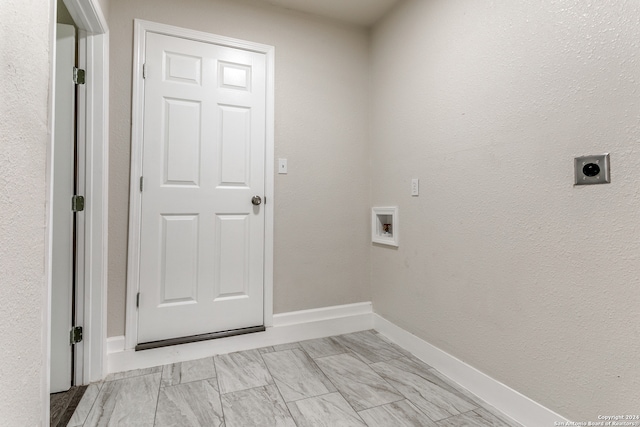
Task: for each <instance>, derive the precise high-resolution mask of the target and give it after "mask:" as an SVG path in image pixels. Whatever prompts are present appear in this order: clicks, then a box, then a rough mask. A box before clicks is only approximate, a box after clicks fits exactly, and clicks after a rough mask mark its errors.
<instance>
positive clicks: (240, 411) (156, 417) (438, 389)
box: [68, 331, 520, 427]
mask: <svg viewBox="0 0 640 427" xmlns="http://www.w3.org/2000/svg"><path fill="white" fill-rule="evenodd" d="M68 426H70V427H75V426H136V427H142V426H189V427H190V426H225V427H237V426H239V427H252V426H260V427H267V426H278V427H280V426H283V427H284V426H291V427H295V426H298V427H306V426H327V427H336V426H345V427H347V426H372V427H373V426H376V427H377V426H380V427H395V426H420V427H520V426H519V424H516V423H515V422H513V421H510V420H509V419H508V418H506V417H505V416H504V415H502V414H500V413H499V412H498V411H497V410H495V409H494V408H492V407H489V406H487V405H486V404H484V403H483V402H482V401H481V400H479V399H478V398H477V397H475V396H474V395H472V394H470V393H469V392H468V391H466V390H464V389H463V388H461V387H460V386H458V385H457V384H455V383H453V382H451V381H450V380H448V379H447V378H446V377H445V376H443V375H441V374H440V373H439V372H438V371H436V370H435V369H433V368H431V367H430V366H428V365H426V364H425V363H423V362H421V361H420V360H418V359H417V358H415V357H413V356H412V355H411V354H410V353H408V352H407V351H405V350H403V349H402V348H400V347H398V346H396V345H395V344H393V343H391V342H389V341H387V340H386V339H385V338H384V337H383V336H382V335H379V334H377V333H376V332H375V331H363V332H356V333H353V334H346V335H340V336H335V337H330V338H321V339H315V340H309V341H302V342H298V343H293V344H286V345H280V346H275V347H264V348H259V349H255V350H249V351H242V352H237V353H231V354H223V355H219V356H214V357H208V358H205V359H200V360H194V361H191V362H183V363H175V364H172V365H165V366H159V367H155V368H149V369H139V370H135V371H129V372H122V373H117V374H111V375H109V376H108V377H107V378H106V380H105V381H103V382H101V383H96V384H91V385H90V386H89V387H88V388H87V390H86V392H85V394H84V396H83V398H82V401H81V402H80V404H79V405H78V407H77V408H76V411H75V412H74V414H73V416H72V417H71V420H70V421H69V424H68Z"/></svg>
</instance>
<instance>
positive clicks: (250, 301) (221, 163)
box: [138, 32, 266, 343]
mask: <svg viewBox="0 0 640 427" xmlns="http://www.w3.org/2000/svg"><path fill="white" fill-rule="evenodd" d="M145 61H146V78H145V80H144V85H145V88H144V91H145V92H144V124H143V132H144V138H143V162H142V169H143V176H144V191H143V192H142V198H141V200H142V209H141V234H140V239H141V240H140V248H141V250H140V277H139V290H140V305H139V312H138V314H139V316H138V342H139V343H143V342H150V341H157V340H164V339H170V338H178V337H184V336H190V335H197V334H203V333H210V332H219V331H226V330H232V329H239V328H245V327H251V326H260V325H263V307H264V305H263V304H264V302H263V283H264V273H263V266H264V209H263V207H262V206H254V205H252V204H251V198H252V197H253V196H254V195H259V196H263V195H264V185H265V184H264V168H265V135H266V133H265V132H266V129H265V128H266V106H265V103H266V69H265V61H266V60H265V56H264V54H260V53H256V52H251V51H245V50H242V49H236V48H229V47H224V46H220V45H216V44H211V43H205V42H198V41H194V40H187V39H183V38H179V37H172V36H167V35H161V34H156V33H151V32H149V33H147V35H146V59H145Z"/></svg>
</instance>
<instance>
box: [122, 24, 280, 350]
mask: <svg viewBox="0 0 640 427" xmlns="http://www.w3.org/2000/svg"><path fill="white" fill-rule="evenodd" d="M147 32H154V33H159V34H164V35H168V36H174V37H182V38H186V39H190V40H195V41H201V42H205V43H214V44H218V45H221V46H227V47H232V48H239V49H246V50H250V51H253V52H259V53H263V54H265V57H266V61H267V64H266V69H267V97H266V134H265V135H266V137H265V205H264V208H265V236H264V325H265V326H266V327H270V326H273V213H274V209H273V208H274V203H273V202H274V198H273V194H274V191H273V185H274V175H273V174H274V70H275V67H274V59H275V48H274V47H273V46H268V45H264V44H260V43H253V42H248V41H244V40H238V39H232V38H229V37H224V36H218V35H215V34H210V33H205V32H201V31H195V30H189V29H186V28H180V27H174V26H172V25H165V24H158V23H155V22H150V21H143V20H140V19H136V20H135V29H134V36H133V38H134V41H133V45H134V50H135V51H134V60H133V101H132V117H131V124H132V130H131V139H132V142H131V174H130V177H131V179H130V189H129V246H128V266H127V303H126V304H127V311H126V329H125V350H131V349H133V348H135V346H136V344H138V310H137V308H136V295H137V293H138V286H139V277H140V220H141V215H140V209H141V197H142V196H141V192H140V183H139V177H140V176H141V175H142V149H143V147H142V130H143V117H144V80H143V77H142V65H143V63H144V58H145V39H146V37H145V34H146V33H147Z"/></svg>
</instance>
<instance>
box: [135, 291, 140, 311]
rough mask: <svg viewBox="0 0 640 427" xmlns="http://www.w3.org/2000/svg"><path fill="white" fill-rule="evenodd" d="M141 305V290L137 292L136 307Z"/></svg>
mask: <svg viewBox="0 0 640 427" xmlns="http://www.w3.org/2000/svg"><path fill="white" fill-rule="evenodd" d="M139 307H140V292H138V293H137V294H136V308H139Z"/></svg>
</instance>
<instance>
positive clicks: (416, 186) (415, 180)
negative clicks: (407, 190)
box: [411, 178, 420, 196]
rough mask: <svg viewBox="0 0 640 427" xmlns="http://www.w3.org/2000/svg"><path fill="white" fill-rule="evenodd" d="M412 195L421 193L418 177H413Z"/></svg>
mask: <svg viewBox="0 0 640 427" xmlns="http://www.w3.org/2000/svg"><path fill="white" fill-rule="evenodd" d="M411 195H412V196H419V195H420V180H419V179H418V178H413V179H412V180H411Z"/></svg>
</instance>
